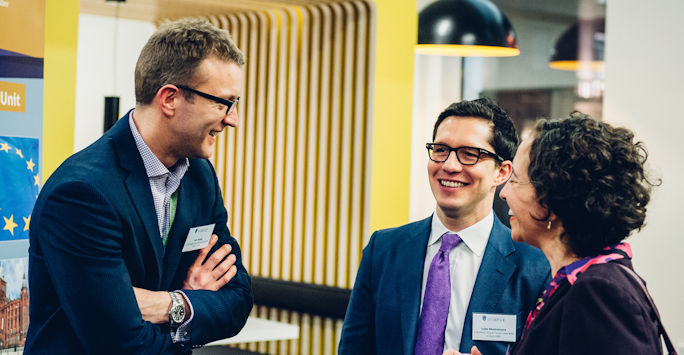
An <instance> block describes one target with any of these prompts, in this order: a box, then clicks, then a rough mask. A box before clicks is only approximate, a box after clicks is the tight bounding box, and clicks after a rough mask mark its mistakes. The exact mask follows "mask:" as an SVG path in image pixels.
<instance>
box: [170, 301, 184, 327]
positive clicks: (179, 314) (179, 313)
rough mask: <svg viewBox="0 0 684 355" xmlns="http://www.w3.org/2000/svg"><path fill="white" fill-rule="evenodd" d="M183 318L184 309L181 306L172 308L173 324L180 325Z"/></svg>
mask: <svg viewBox="0 0 684 355" xmlns="http://www.w3.org/2000/svg"><path fill="white" fill-rule="evenodd" d="M183 318H185V308H184V307H183V305H182V304H180V305H178V306H175V307H173V310H171V319H172V320H173V322H174V323H180V322H182V321H183Z"/></svg>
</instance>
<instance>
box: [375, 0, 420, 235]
mask: <svg viewBox="0 0 684 355" xmlns="http://www.w3.org/2000/svg"><path fill="white" fill-rule="evenodd" d="M375 5H376V8H377V27H376V31H377V32H376V34H377V36H376V64H375V94H374V104H373V106H374V107H373V156H372V164H373V165H372V166H373V171H372V172H373V174H372V179H371V210H370V227H371V231H374V230H377V229H380V228H387V227H394V226H398V225H401V224H404V223H407V222H408V214H409V188H410V187H409V180H410V174H409V171H410V164H411V162H410V156H411V146H410V144H411V119H412V118H411V112H412V101H413V48H414V46H415V43H416V38H417V37H418V10H417V8H416V1H415V0H375Z"/></svg>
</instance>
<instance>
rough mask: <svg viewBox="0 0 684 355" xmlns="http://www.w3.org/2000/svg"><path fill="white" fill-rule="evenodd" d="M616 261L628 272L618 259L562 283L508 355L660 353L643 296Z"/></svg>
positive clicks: (647, 306)
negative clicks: (571, 281) (574, 279)
mask: <svg viewBox="0 0 684 355" xmlns="http://www.w3.org/2000/svg"><path fill="white" fill-rule="evenodd" d="M618 262H619V263H621V264H623V265H626V266H628V267H630V268H632V262H631V261H630V260H629V259H620V260H619V261H613V262H610V263H606V264H597V265H592V266H591V267H589V268H588V269H587V270H586V271H585V272H584V273H582V274H580V275H579V276H578V278H577V281H575V283H574V284H573V285H572V286H571V285H570V283H569V282H568V281H567V279H566V280H563V281H561V284H560V285H559V286H558V289H556V292H554V293H553V295H551V298H549V300H548V301H547V303H546V304H545V305H544V307H542V309H541V311H539V314H537V317H536V318H535V319H534V321H532V324H531V325H530V328H529V329H528V330H527V332H525V334H524V336H523V339H522V340H521V341H520V342H519V343H518V344H517V345H516V346H515V348H514V349H513V354H549V355H553V354H559V355H561V354H563V355H565V354H567V355H571V354H582V355H592V354H597V355H598V354H634V355H638V354H644V355H646V354H649V355H652V354H662V347H661V345H660V339H659V338H658V329H657V323H656V322H655V318H654V316H653V315H652V313H651V308H650V306H649V304H648V301H647V299H646V296H645V295H644V293H643V291H642V290H641V288H640V287H639V286H638V285H637V284H636V281H634V280H633V279H632V278H631V276H629V275H628V274H627V273H626V271H624V270H622V268H620V266H618V265H616V263H618Z"/></svg>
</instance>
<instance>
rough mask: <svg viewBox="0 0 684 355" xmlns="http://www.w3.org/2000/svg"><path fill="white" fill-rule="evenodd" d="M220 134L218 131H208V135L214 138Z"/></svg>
mask: <svg viewBox="0 0 684 355" xmlns="http://www.w3.org/2000/svg"><path fill="white" fill-rule="evenodd" d="M219 133H221V132H220V131H214V130H213V129H212V130H211V131H209V135H210V136H212V137H216V135H217V134H219Z"/></svg>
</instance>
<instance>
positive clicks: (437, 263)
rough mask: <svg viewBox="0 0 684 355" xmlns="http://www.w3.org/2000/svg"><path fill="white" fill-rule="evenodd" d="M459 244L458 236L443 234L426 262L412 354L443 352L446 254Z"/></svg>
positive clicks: (447, 298) (447, 294) (448, 292)
mask: <svg viewBox="0 0 684 355" xmlns="http://www.w3.org/2000/svg"><path fill="white" fill-rule="evenodd" d="M460 242H461V237H459V236H458V234H456V233H444V234H443V235H442V246H440V247H439V251H438V252H437V255H435V257H434V258H433V259H432V263H430V271H428V279H427V283H426V284H425V296H424V297H423V310H422V312H421V313H420V326H419V327H418V338H417V340H416V348H415V353H416V355H440V354H442V352H443V351H444V330H445V329H446V321H447V315H448V314H449V303H450V301H451V279H450V277H449V251H450V250H451V249H452V248H454V247H455V246H457V245H458V244H459V243H460Z"/></svg>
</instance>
